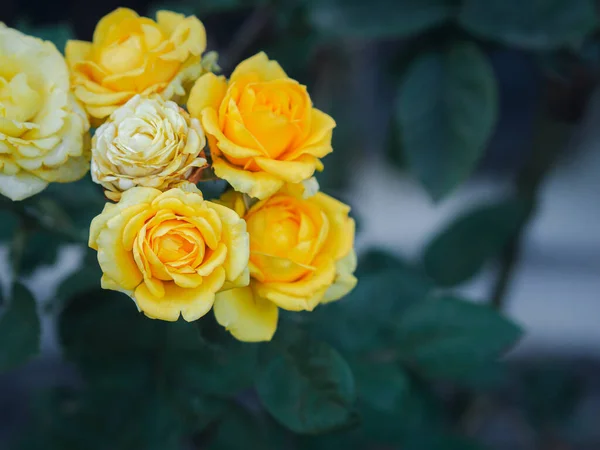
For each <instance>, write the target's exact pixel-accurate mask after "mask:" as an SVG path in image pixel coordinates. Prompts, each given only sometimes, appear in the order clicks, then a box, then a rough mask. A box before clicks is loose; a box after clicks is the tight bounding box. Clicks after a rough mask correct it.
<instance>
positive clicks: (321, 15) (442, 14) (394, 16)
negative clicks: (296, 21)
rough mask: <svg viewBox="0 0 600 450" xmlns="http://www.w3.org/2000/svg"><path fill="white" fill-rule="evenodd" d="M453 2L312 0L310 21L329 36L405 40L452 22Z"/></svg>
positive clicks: (451, 0)
mask: <svg viewBox="0 0 600 450" xmlns="http://www.w3.org/2000/svg"><path fill="white" fill-rule="evenodd" d="M455 5H456V1H455V0H403V1H400V2H399V1H397V0H372V1H370V2H365V1H363V0H313V1H312V3H311V5H310V6H311V7H310V21H311V23H312V24H313V26H314V27H315V28H316V29H318V30H319V31H320V32H321V33H323V34H325V35H328V36H335V37H343V38H362V39H387V38H406V37H410V36H413V35H415V34H419V33H422V32H424V31H426V30H428V29H429V28H432V27H434V26H436V25H439V24H441V23H443V22H445V21H447V20H449V19H451V18H452V16H453V14H454V13H455Z"/></svg>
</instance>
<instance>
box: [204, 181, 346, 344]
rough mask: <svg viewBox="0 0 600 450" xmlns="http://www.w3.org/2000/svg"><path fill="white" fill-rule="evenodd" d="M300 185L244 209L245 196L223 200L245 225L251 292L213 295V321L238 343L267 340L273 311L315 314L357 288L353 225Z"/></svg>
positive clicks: (339, 206) (334, 204)
mask: <svg viewBox="0 0 600 450" xmlns="http://www.w3.org/2000/svg"><path fill="white" fill-rule="evenodd" d="M305 197H306V196H305V195H304V187H303V186H302V185H294V186H289V185H286V186H285V187H284V188H283V189H282V190H281V191H280V192H278V193H277V194H275V195H273V196H271V197H269V198H268V199H265V200H262V201H259V202H258V203H256V204H255V205H253V206H251V207H250V208H247V207H246V205H245V202H244V200H243V196H242V195H241V194H240V193H238V192H235V191H229V192H227V193H225V194H224V195H223V196H222V197H221V200H220V201H221V202H222V203H223V204H224V205H227V206H229V207H230V208H232V209H234V210H235V211H236V212H237V213H238V214H239V215H240V216H241V217H243V218H244V220H246V222H247V226H248V233H249V235H250V260H249V263H248V266H249V269H250V277H251V281H250V285H249V286H247V287H241V288H237V289H232V290H230V291H227V292H223V293H220V294H218V295H217V299H216V301H215V307H214V312H215V316H216V318H217V321H218V322H219V323H220V324H221V325H223V326H224V327H226V328H227V329H228V330H229V331H230V332H231V333H232V334H233V335H234V336H235V337H236V338H237V339H239V340H242V341H262V340H270V339H271V337H272V336H273V334H274V332H275V330H276V328H277V317H278V308H283V309H286V310H290V311H301V310H308V311H310V310H313V309H314V308H315V307H316V306H317V305H319V304H320V303H327V302H331V301H334V300H338V299H340V298H341V297H343V296H344V295H346V294H347V293H348V292H350V291H351V290H352V289H353V288H354V286H355V285H356V282H357V281H356V278H355V277H354V270H355V269H356V253H355V251H354V248H353V246H354V228H355V224H354V220H353V219H352V218H350V217H349V216H348V213H349V211H350V208H349V207H348V206H347V205H345V204H344V203H342V202H340V201H338V200H336V199H334V198H332V197H330V196H329V195H326V194H323V193H321V192H318V193H316V194H314V195H312V196H310V197H308V198H305Z"/></svg>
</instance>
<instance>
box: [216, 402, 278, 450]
mask: <svg viewBox="0 0 600 450" xmlns="http://www.w3.org/2000/svg"><path fill="white" fill-rule="evenodd" d="M247 447H252V448H256V449H261V450H263V449H264V450H267V449H268V448H269V444H268V437H267V430H266V427H265V423H263V421H262V420H261V418H260V416H257V415H256V414H252V413H251V412H250V411H247V410H246V409H244V408H242V407H240V406H236V407H232V408H230V409H229V411H228V412H227V413H226V414H225V415H224V416H223V417H222V418H221V420H220V421H219V424H218V429H217V432H216V435H215V436H214V438H213V439H212V440H211V442H210V443H209V445H208V446H206V449H207V450H239V449H243V448H247Z"/></svg>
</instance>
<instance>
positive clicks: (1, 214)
mask: <svg viewBox="0 0 600 450" xmlns="http://www.w3.org/2000/svg"><path fill="white" fill-rule="evenodd" d="M18 225H19V218H18V217H17V215H16V214H15V213H14V212H12V211H9V210H6V209H4V210H1V211H0V242H10V241H11V240H12V237H13V234H14V232H15V230H16V229H17V226H18Z"/></svg>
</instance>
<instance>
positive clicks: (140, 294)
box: [89, 184, 249, 321]
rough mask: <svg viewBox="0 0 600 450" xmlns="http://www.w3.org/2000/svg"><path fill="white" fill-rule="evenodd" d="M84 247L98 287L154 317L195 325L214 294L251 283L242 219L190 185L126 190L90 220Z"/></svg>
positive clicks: (207, 307)
mask: <svg viewBox="0 0 600 450" xmlns="http://www.w3.org/2000/svg"><path fill="white" fill-rule="evenodd" d="M89 245H90V247H92V248H93V249H95V250H97V251H98V262H99V263H100V267H101V269H102V272H103V276H102V287H103V288H105V289H112V290H117V291H122V292H125V293H127V294H128V295H130V296H131V298H132V299H133V300H134V301H135V303H136V305H137V307H138V308H139V309H140V310H141V311H143V312H144V314H145V315H146V316H148V317H151V318H155V319H162V320H168V321H175V320H177V319H178V318H179V315H180V314H181V315H182V316H183V318H184V319H185V320H187V321H192V320H196V319H198V318H200V317H202V316H203V315H204V314H206V313H207V312H208V311H209V310H210V308H211V307H212V305H213V301H214V298H215V294H216V293H217V292H219V291H221V290H224V289H230V288H233V287H238V286H245V285H247V284H248V268H247V265H248V252H249V247H248V233H247V232H246V222H244V220H242V219H241V218H240V217H239V216H238V215H237V214H236V213H235V212H234V211H233V210H231V209H229V208H226V207H224V206H222V205H218V204H216V203H213V202H209V201H205V200H204V199H203V197H202V194H201V192H200V191H199V190H198V189H197V188H196V187H195V186H194V185H192V184H188V185H185V186H183V187H181V188H174V189H170V190H168V191H166V192H164V193H163V192H161V191H159V190H158V189H154V188H147V187H134V188H132V189H129V190H128V191H126V192H124V193H123V195H122V197H121V200H120V201H119V202H118V203H117V204H111V203H108V204H106V206H105V207H104V210H103V211H102V213H101V214H100V215H99V216H97V217H96V218H95V219H94V220H93V221H92V224H91V227H90V239H89Z"/></svg>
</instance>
